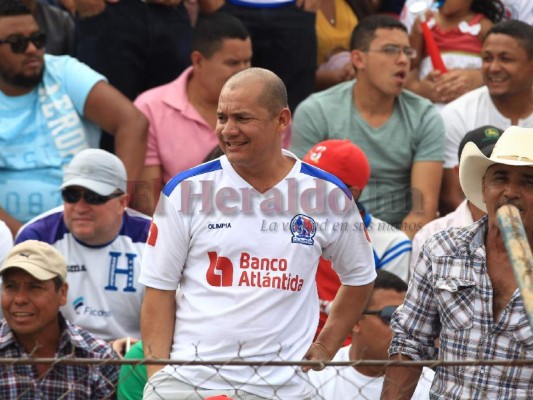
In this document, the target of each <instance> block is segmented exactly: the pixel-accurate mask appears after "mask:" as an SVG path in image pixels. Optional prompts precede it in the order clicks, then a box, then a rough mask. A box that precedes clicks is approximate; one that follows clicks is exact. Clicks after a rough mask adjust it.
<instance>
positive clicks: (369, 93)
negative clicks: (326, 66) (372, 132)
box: [353, 81, 396, 128]
mask: <svg viewBox="0 0 533 400" xmlns="http://www.w3.org/2000/svg"><path fill="white" fill-rule="evenodd" d="M353 102H354V104H355V107H357V110H358V111H359V114H360V115H361V117H362V118H363V119H364V120H365V121H366V122H367V123H368V124H369V125H370V126H371V127H373V128H377V127H379V126H381V125H383V124H384V123H386V122H387V121H388V120H389V118H390V116H391V115H392V113H393V111H394V107H395V104H396V97H395V96H388V95H384V94H383V93H381V92H379V91H378V90H376V89H375V88H374V87H372V86H371V85H369V84H367V83H366V82H365V81H360V82H359V81H357V82H356V83H355V85H354V88H353Z"/></svg>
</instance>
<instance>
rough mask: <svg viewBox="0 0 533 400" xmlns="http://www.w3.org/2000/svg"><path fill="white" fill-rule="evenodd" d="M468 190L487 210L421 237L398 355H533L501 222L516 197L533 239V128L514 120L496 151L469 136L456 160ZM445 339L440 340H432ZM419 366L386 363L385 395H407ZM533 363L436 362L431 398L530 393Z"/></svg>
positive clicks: (402, 312) (400, 323)
mask: <svg viewBox="0 0 533 400" xmlns="http://www.w3.org/2000/svg"><path fill="white" fill-rule="evenodd" d="M459 179H460V182H461V187H462V189H463V192H464V193H465V196H466V198H467V199H468V200H469V201H471V202H472V203H473V204H474V205H475V206H476V207H478V208H479V209H480V210H482V211H484V212H486V213H487V215H486V216H484V217H483V218H481V219H480V220H479V221H477V222H476V223H474V224H472V225H469V226H467V227H464V228H449V229H446V230H444V231H441V232H439V233H437V234H435V235H433V236H432V237H431V238H430V239H429V240H428V241H426V243H425V244H424V246H423V247H422V252H421V254H420V256H419V257H418V260H417V263H416V266H415V271H414V274H413V276H412V278H411V281H410V284H409V289H408V291H407V295H406V297H405V301H404V304H403V306H401V307H399V308H398V310H397V311H396V312H395V314H394V315H393V318H392V321H391V328H392V330H393V332H394V337H393V339H392V342H391V346H390V348H389V355H390V356H391V359H393V360H415V361H419V360H424V359H438V360H442V361H465V360H479V361H497V360H506V361H508V360H531V359H532V358H533V333H532V331H531V327H530V326H529V323H528V319H527V314H526V311H525V309H524V301H523V299H522V297H521V296H520V292H519V290H518V288H517V283H516V280H515V278H514V273H513V270H512V265H511V263H510V261H509V257H508V255H507V251H506V249H505V245H504V240H503V237H502V233H501V231H500V228H499V226H498V223H497V219H496V211H497V210H498V208H499V207H501V206H503V205H506V204H512V205H514V206H516V207H517V208H518V209H519V211H520V215H521V217H522V221H523V223H524V227H525V231H526V234H527V237H528V241H529V244H530V245H532V244H533V129H527V128H519V127H517V126H511V127H510V128H508V129H507V130H506V131H505V132H504V133H503V134H502V135H501V137H500V139H498V142H497V143H496V145H495V147H494V150H493V151H492V153H491V155H490V157H487V156H486V155H485V154H483V152H482V151H481V150H480V149H479V148H478V147H477V146H476V145H475V144H474V143H467V144H466V146H465V148H464V150H463V152H462V155H461V162H460V164H459ZM437 339H439V340H440V344H439V346H438V348H437V347H436V346H435V341H436V340H437ZM420 370H421V367H420V368H418V367H411V368H406V367H405V366H393V367H389V368H388V369H387V372H386V378H385V385H384V388H383V393H382V397H381V398H382V399H396V400H398V399H410V398H411V395H412V391H413V389H414V387H415V384H416V382H417V380H418V376H419V375H420ZM531 382H532V371H531V367H530V366H527V365H521V364H519V363H516V364H514V365H479V364H476V365H474V364H472V365H453V366H441V365H438V363H437V367H436V374H435V379H434V381H433V385H432V386H431V393H430V397H431V398H435V399H436V398H439V399H447V400H458V399H487V398H491V399H530V398H533V388H532V385H531Z"/></svg>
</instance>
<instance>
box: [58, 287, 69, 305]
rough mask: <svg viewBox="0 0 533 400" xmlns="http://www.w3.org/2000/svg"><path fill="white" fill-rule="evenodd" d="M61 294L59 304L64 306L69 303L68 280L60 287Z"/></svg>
mask: <svg viewBox="0 0 533 400" xmlns="http://www.w3.org/2000/svg"><path fill="white" fill-rule="evenodd" d="M59 294H60V295H61V299H60V300H59V304H60V305H62V306H64V305H65V304H67V294H68V283H67V282H64V283H63V286H61V287H60V288H59Z"/></svg>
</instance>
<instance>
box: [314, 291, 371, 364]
mask: <svg viewBox="0 0 533 400" xmlns="http://www.w3.org/2000/svg"><path fill="white" fill-rule="evenodd" d="M373 287H374V282H372V283H369V284H368V285H364V286H345V285H341V287H340V288H339V290H338V292H337V295H336V296H335V300H334V301H333V305H332V308H331V312H330V313H329V315H328V319H327V321H326V324H325V325H324V328H323V329H322V331H321V332H320V334H319V335H318V337H317V339H316V341H315V343H320V344H321V345H322V346H324V347H325V348H326V349H328V351H330V352H332V356H334V355H335V353H336V352H337V350H338V349H339V348H340V347H341V345H342V343H343V342H344V340H345V339H346V336H347V335H348V333H349V332H350V331H351V330H352V328H353V327H354V325H355V323H356V322H357V321H358V320H359V319H360V318H361V315H362V313H363V311H364V309H365V308H366V305H367V304H368V301H369V299H370V296H371V294H372V288H373Z"/></svg>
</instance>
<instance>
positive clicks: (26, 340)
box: [13, 321, 61, 357]
mask: <svg viewBox="0 0 533 400" xmlns="http://www.w3.org/2000/svg"><path fill="white" fill-rule="evenodd" d="M13 334H14V335H15V338H16V340H17V342H18V343H19V344H20V345H21V346H22V348H23V349H24V351H25V352H26V353H27V354H31V355H32V356H33V357H54V355H55V354H56V352H57V349H58V348H59V340H60V338H61V328H60V326H59V321H58V322H57V324H54V325H53V326H50V327H49V329H47V330H46V331H45V332H41V333H39V334H29V335H20V334H16V333H15V332H13Z"/></svg>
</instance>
